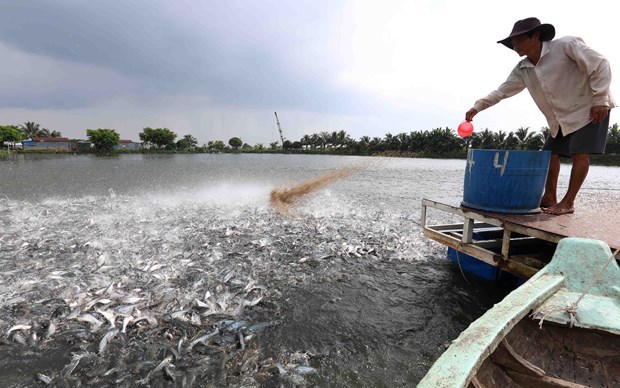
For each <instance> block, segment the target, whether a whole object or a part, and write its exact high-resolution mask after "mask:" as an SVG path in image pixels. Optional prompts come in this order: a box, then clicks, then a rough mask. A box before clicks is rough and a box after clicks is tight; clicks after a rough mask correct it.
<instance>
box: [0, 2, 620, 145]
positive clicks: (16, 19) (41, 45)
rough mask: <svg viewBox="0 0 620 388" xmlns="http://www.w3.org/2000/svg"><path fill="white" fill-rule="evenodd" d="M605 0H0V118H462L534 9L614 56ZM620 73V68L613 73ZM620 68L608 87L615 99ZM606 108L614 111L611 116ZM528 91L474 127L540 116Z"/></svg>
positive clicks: (123, 124) (207, 136)
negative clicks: (517, 25)
mask: <svg viewBox="0 0 620 388" xmlns="http://www.w3.org/2000/svg"><path fill="white" fill-rule="evenodd" d="M614 10H615V5H614V2H613V1H592V2H584V1H567V0H564V1H540V0H535V1H530V0H521V1H518V2H510V3H509V2H503V1H483V0H469V1H459V0H445V1H437V0H424V1H423V0H402V1H398V0H381V1H378V0H377V1H370V0H358V1H346V0H329V1H327V0H325V1H323V0H312V1H302V0H288V1H285V0H218V1H215V0H175V1H157V0H144V1H142V0H125V1H111V0H108V1H99V0H89V1H78V0H52V1H30V0H13V1H9V0H0V58H2V60H1V61H0V69H1V70H0V125H5V124H21V123H24V122H26V121H35V122H37V123H39V124H41V126H43V127H46V128H49V129H50V130H56V131H60V132H61V133H62V134H63V136H67V137H71V138H84V137H85V136H86V134H85V131H86V129H87V128H93V129H94V128H114V129H116V131H117V132H119V133H120V134H121V138H123V139H132V140H136V141H137V140H139V138H138V133H139V132H141V131H142V128H144V127H154V128H159V127H167V128H170V129H171V130H172V131H174V132H175V133H177V135H178V137H179V138H180V137H182V136H183V135H186V134H191V135H194V136H195V137H197V138H198V140H199V142H200V144H202V143H206V142H207V141H209V140H224V141H225V142H227V141H228V139H229V138H230V137H232V136H239V137H241V138H242V139H243V140H244V141H245V142H247V143H249V144H251V145H254V144H256V143H263V144H265V145H267V144H268V143H270V142H273V141H276V140H278V139H279V137H278V131H277V127H276V124H275V117H274V114H273V112H274V111H277V112H278V116H279V118H280V123H281V125H282V130H283V132H284V136H285V138H287V139H290V140H293V141H294V140H299V139H300V138H301V137H302V136H303V135H305V134H312V133H318V132H321V131H329V132H331V131H334V130H341V129H344V130H346V131H347V132H348V133H349V134H350V135H351V136H352V137H354V138H356V139H358V138H359V137H361V136H364V135H367V136H371V137H374V136H379V137H383V136H384V135H385V134H386V133H388V132H389V133H392V134H397V133H400V132H410V131H418V130H428V129H433V128H437V127H446V126H447V127H450V128H453V129H455V128H456V126H458V124H459V122H460V121H462V120H463V118H464V115H465V112H466V111H467V110H468V109H469V108H470V107H471V106H472V105H473V103H474V102H475V100H476V99H478V98H480V97H482V96H484V95H486V94H487V93H489V92H491V91H492V90H494V89H495V88H496V87H497V86H499V84H500V83H501V82H503V81H504V80H505V79H506V77H507V76H508V74H509V72H510V71H511V70H512V68H513V67H514V65H515V64H516V63H517V62H518V60H519V57H518V56H517V54H516V53H515V52H513V51H510V50H508V49H507V48H506V47H504V46H503V45H500V44H497V43H496V41H497V40H500V39H502V38H504V37H506V36H507V35H508V34H509V33H510V30H511V29H512V26H513V24H514V22H515V21H516V20H518V19H522V18H525V17H529V16H536V17H538V18H540V19H541V21H542V22H543V23H551V24H553V25H554V26H555V28H556V36H564V35H576V36H580V37H582V38H583V39H584V40H585V41H586V43H587V44H589V45H590V46H592V47H593V48H594V49H595V50H597V51H599V52H601V53H602V54H603V55H605V56H606V57H607V58H608V59H609V60H610V62H611V65H612V71H613V72H614V73H616V69H618V66H620V44H618V41H617V37H618V34H619V32H618V27H617V23H618V17H617V14H616V13H615V12H614ZM618 74H620V73H618ZM619 79H620V77H617V78H616V79H615V80H614V81H613V83H612V90H613V91H616V94H619V95H620V81H619ZM615 114H616V112H612V117H611V122H612V123H614V122H620V116H618V117H619V118H618V119H616V117H615ZM546 125H547V124H546V122H545V120H544V117H543V116H542V114H541V113H540V112H539V111H538V109H537V108H536V106H535V105H534V103H533V102H532V101H531V98H530V96H529V94H528V93H527V91H524V92H522V93H521V94H519V95H517V96H515V97H513V98H510V99H508V100H504V101H502V102H501V103H500V104H498V105H497V106H495V107H492V108H490V109H489V110H486V111H484V112H482V113H480V114H479V115H478V116H476V119H475V120H474V126H475V128H476V130H482V129H485V128H488V129H490V130H493V131H497V130H504V131H515V130H516V129H517V128H519V127H522V126H523V127H530V128H531V129H533V130H539V129H540V128H541V127H543V126H546Z"/></svg>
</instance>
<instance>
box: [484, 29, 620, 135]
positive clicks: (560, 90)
mask: <svg viewBox="0 0 620 388" xmlns="http://www.w3.org/2000/svg"><path fill="white" fill-rule="evenodd" d="M610 84H611V69H610V66H609V62H608V61H607V59H606V58H605V57H603V56H602V55H601V54H599V53H598V52H596V51H594V50H593V49H591V48H590V47H588V46H587V45H586V44H585V43H584V41H583V40H582V39H581V38H578V37H573V36H566V37H563V38H559V39H556V40H552V41H545V42H542V51H541V54H540V60H539V61H538V63H537V64H536V65H534V64H533V63H532V62H531V61H530V60H529V59H528V58H527V57H526V58H524V59H522V60H521V61H520V62H519V63H518V64H517V66H516V67H515V68H514V69H513V70H512V72H511V73H510V75H509V76H508V79H507V80H506V81H505V82H504V83H503V84H501V85H500V86H499V88H497V90H495V91H493V92H491V93H490V94H489V95H488V96H486V97H484V98H481V99H480V100H478V101H476V103H475V104H474V109H476V110H477V111H478V112H480V111H482V110H484V109H486V108H488V107H490V106H493V105H495V104H497V103H498V102H500V101H501V100H503V99H504V98H508V97H512V96H514V95H515V94H517V93H519V92H521V91H522V90H523V89H525V88H527V90H528V91H529V92H530V95H531V96H532V98H533V99H534V102H536V105H538V108H539V109H540V110H541V111H542V113H543V114H544V115H545V117H546V119H547V123H548V124H549V129H550V130H551V136H553V137H555V136H556V135H557V134H558V130H559V128H560V127H561V128H562V133H563V134H564V135H567V134H569V133H572V132H575V131H576V130H578V129H580V128H582V127H584V126H585V125H587V124H588V123H589V122H590V121H591V120H590V108H591V107H592V106H607V107H609V108H610V109H611V108H614V107H615V106H616V103H615V102H614V99H613V97H612V95H611V92H610V91H609V85H610Z"/></svg>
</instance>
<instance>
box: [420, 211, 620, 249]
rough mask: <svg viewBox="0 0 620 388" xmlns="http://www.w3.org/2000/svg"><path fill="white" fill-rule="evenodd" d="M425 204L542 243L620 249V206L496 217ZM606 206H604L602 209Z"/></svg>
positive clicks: (499, 214) (500, 214)
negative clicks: (575, 240)
mask: <svg viewBox="0 0 620 388" xmlns="http://www.w3.org/2000/svg"><path fill="white" fill-rule="evenodd" d="M422 203H423V204H426V206H429V207H433V208H436V209H439V210H443V211H446V212H449V213H453V214H458V215H461V216H466V217H469V218H473V219H475V220H480V221H484V222H488V223H490V224H492V225H497V226H501V227H505V228H507V229H508V230H510V231H511V232H518V233H522V234H525V235H528V236H532V237H537V238H540V239H541V240H545V241H549V242H552V243H558V242H559V241H560V240H561V239H562V238H565V237H582V238H593V239H597V240H601V241H604V242H606V243H607V245H609V246H610V247H611V248H612V249H618V248H620V233H618V230H620V206H613V204H612V205H605V206H606V207H605V208H595V209H592V208H583V209H577V211H576V212H575V213H573V214H563V215H561V216H554V215H551V214H546V213H538V214H506V213H493V212H486V211H482V210H475V209H469V208H465V207H462V206H461V205H460V203H458V202H456V201H455V200H454V199H451V200H447V201H443V202H441V201H438V200H428V199H423V200H422ZM602 206H603V205H602Z"/></svg>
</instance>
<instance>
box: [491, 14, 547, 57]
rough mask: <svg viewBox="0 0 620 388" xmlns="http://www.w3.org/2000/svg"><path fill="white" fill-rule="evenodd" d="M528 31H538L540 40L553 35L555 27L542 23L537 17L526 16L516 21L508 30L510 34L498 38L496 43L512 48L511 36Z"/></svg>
mask: <svg viewBox="0 0 620 388" xmlns="http://www.w3.org/2000/svg"><path fill="white" fill-rule="evenodd" d="M530 31H540V40H541V41H545V40H551V39H553V37H554V36H555V27H553V26H552V25H551V24H547V23H545V24H543V23H541V22H540V20H538V18H527V19H523V20H519V21H518V22H516V23H515V25H514V27H512V32H510V35H508V37H507V38H504V39H502V40H498V41H497V43H501V44H503V45H504V46H506V47H508V48H509V49H511V50H512V49H513V47H512V42H511V41H510V40H511V39H512V37H514V36H517V35H521V34H525V33H526V32H530Z"/></svg>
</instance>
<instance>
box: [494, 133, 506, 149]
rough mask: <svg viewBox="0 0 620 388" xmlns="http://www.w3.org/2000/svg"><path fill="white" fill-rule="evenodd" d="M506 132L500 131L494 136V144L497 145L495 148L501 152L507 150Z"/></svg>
mask: <svg viewBox="0 0 620 388" xmlns="http://www.w3.org/2000/svg"><path fill="white" fill-rule="evenodd" d="M506 138H507V135H506V132H504V131H502V130H499V131H497V133H495V134H494V136H493V142H494V143H495V148H498V149H500V150H505V149H506Z"/></svg>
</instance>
